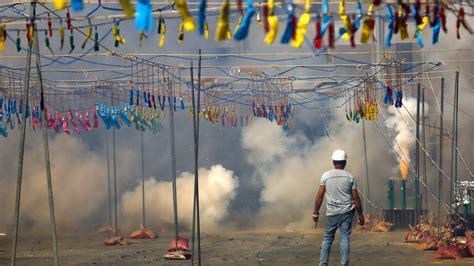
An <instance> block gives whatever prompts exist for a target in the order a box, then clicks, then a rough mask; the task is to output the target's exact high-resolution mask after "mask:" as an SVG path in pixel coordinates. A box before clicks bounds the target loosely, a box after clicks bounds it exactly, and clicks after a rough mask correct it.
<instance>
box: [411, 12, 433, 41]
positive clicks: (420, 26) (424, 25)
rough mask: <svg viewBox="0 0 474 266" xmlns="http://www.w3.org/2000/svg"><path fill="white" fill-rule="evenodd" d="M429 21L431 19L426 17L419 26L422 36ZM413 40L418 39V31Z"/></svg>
mask: <svg viewBox="0 0 474 266" xmlns="http://www.w3.org/2000/svg"><path fill="white" fill-rule="evenodd" d="M429 21H430V18H429V17H428V16H424V17H423V19H422V22H421V24H419V25H418V26H417V27H418V31H419V32H420V35H423V29H424V28H425V27H426V24H428V22H429ZM413 38H416V31H415V34H414V36H413Z"/></svg>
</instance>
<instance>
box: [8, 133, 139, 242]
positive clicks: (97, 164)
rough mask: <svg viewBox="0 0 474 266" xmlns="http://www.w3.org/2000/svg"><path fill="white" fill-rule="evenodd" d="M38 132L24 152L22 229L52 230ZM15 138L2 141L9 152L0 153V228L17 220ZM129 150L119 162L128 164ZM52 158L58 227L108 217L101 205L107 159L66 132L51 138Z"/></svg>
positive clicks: (77, 226) (103, 194)
mask: <svg viewBox="0 0 474 266" xmlns="http://www.w3.org/2000/svg"><path fill="white" fill-rule="evenodd" d="M38 135H39V134H38ZM38 135H33V136H32V137H31V136H30V138H29V143H27V147H26V152H25V159H24V164H25V166H24V173H23V182H22V184H23V185H22V198H21V213H20V222H21V225H22V227H21V229H20V231H21V232H33V231H36V232H41V231H47V232H49V231H48V229H49V206H48V198H47V186H46V174H45V167H44V154H43V143H42V140H41V139H40V138H39V137H38ZM14 138H15V137H14V136H12V139H10V138H9V139H8V141H5V142H4V143H3V144H2V150H4V151H9V152H1V153H0V162H1V163H0V164H1V167H2V178H1V179H0V195H2V197H1V200H0V213H1V215H0V228H2V227H3V228H4V229H9V228H10V226H11V225H12V223H13V210H14V204H15V193H16V176H17V164H16V163H15V162H16V159H17V157H18V148H17V147H18V146H17V145H18V143H17V142H16V141H14V140H16V139H14ZM129 156H130V154H129V153H128V152H127V151H123V153H122V154H121V155H120V156H119V157H118V163H120V164H121V165H122V166H124V169H127V166H128V160H127V159H126V158H127V157H129ZM50 159H51V172H52V181H53V193H54V202H55V210H56V221H57V224H58V232H59V233H61V232H64V231H66V230H67V229H71V228H76V229H77V228H79V227H83V226H84V223H87V222H88V221H89V219H91V218H98V217H100V216H104V217H105V215H102V211H101V210H103V209H104V208H103V204H104V203H105V199H106V198H105V197H106V195H107V193H106V191H107V172H106V167H104V165H106V162H105V160H104V159H103V158H101V156H100V155H99V154H98V153H95V152H93V151H91V150H89V149H88V148H87V146H86V145H84V144H83V143H82V142H81V140H80V139H78V138H73V137H70V136H66V135H56V136H55V137H53V138H50ZM124 174H126V173H125V172H124ZM97 220H99V219H97ZM89 225H91V224H89Z"/></svg>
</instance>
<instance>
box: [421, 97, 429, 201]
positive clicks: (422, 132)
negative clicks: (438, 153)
mask: <svg viewBox="0 0 474 266" xmlns="http://www.w3.org/2000/svg"><path fill="white" fill-rule="evenodd" d="M421 95H422V96H421V99H422V100H421V126H422V127H421V134H422V135H423V182H424V183H425V191H424V193H423V194H424V202H425V208H426V209H428V177H427V173H426V150H427V149H426V125H425V123H426V119H425V88H423V90H422V91H421ZM421 206H423V205H421Z"/></svg>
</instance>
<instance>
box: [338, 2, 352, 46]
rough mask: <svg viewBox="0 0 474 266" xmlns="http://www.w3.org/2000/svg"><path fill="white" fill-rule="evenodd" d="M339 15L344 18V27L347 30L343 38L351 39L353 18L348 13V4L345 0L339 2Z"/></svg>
mask: <svg viewBox="0 0 474 266" xmlns="http://www.w3.org/2000/svg"><path fill="white" fill-rule="evenodd" d="M339 17H341V20H342V27H343V28H344V29H345V30H346V32H345V33H344V34H343V35H342V39H344V40H349V38H350V37H351V27H352V25H351V18H350V17H349V16H348V15H346V4H345V1H344V0H341V2H340V3H339Z"/></svg>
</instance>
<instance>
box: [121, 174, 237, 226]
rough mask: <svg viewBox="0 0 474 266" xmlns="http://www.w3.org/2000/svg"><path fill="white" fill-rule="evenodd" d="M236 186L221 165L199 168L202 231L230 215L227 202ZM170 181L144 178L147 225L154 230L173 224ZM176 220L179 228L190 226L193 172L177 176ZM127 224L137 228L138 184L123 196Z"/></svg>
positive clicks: (139, 219)
mask: <svg viewBox="0 0 474 266" xmlns="http://www.w3.org/2000/svg"><path fill="white" fill-rule="evenodd" d="M238 186H239V181H238V178H237V177H235V176H234V173H233V172H232V171H230V170H227V169H225V168H224V167H223V166H222V165H214V166H212V167H211V168H210V169H204V168H201V169H199V187H200V190H199V191H200V194H199V196H200V210H201V212H200V218H201V226H202V228H203V230H206V231H209V230H216V229H218V228H219V223H220V222H221V221H223V220H224V219H225V218H226V217H227V215H228V214H229V204H230V202H231V200H232V199H234V198H235V196H236V189H237V188H238ZM171 188H172V186H171V182H164V181H157V180H156V179H154V178H149V179H148V180H146V181H145V190H146V191H145V204H146V210H147V211H146V215H147V216H146V220H147V221H146V224H147V225H149V226H151V227H152V228H153V229H155V230H157V229H159V228H163V226H166V227H169V226H171V225H173V222H174V220H173V217H174V216H173V196H172V189H171ZM177 194H178V219H179V223H180V226H181V227H186V228H188V229H189V228H190V227H191V223H192V214H193V195H194V174H193V173H189V172H183V173H181V174H180V176H179V177H178V178H177ZM121 213H122V214H123V216H124V217H126V222H127V225H126V227H137V226H138V225H139V224H140V223H141V217H142V188H141V183H140V184H138V185H137V187H135V189H133V190H132V191H128V192H126V193H125V194H123V196H122V212H121Z"/></svg>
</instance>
